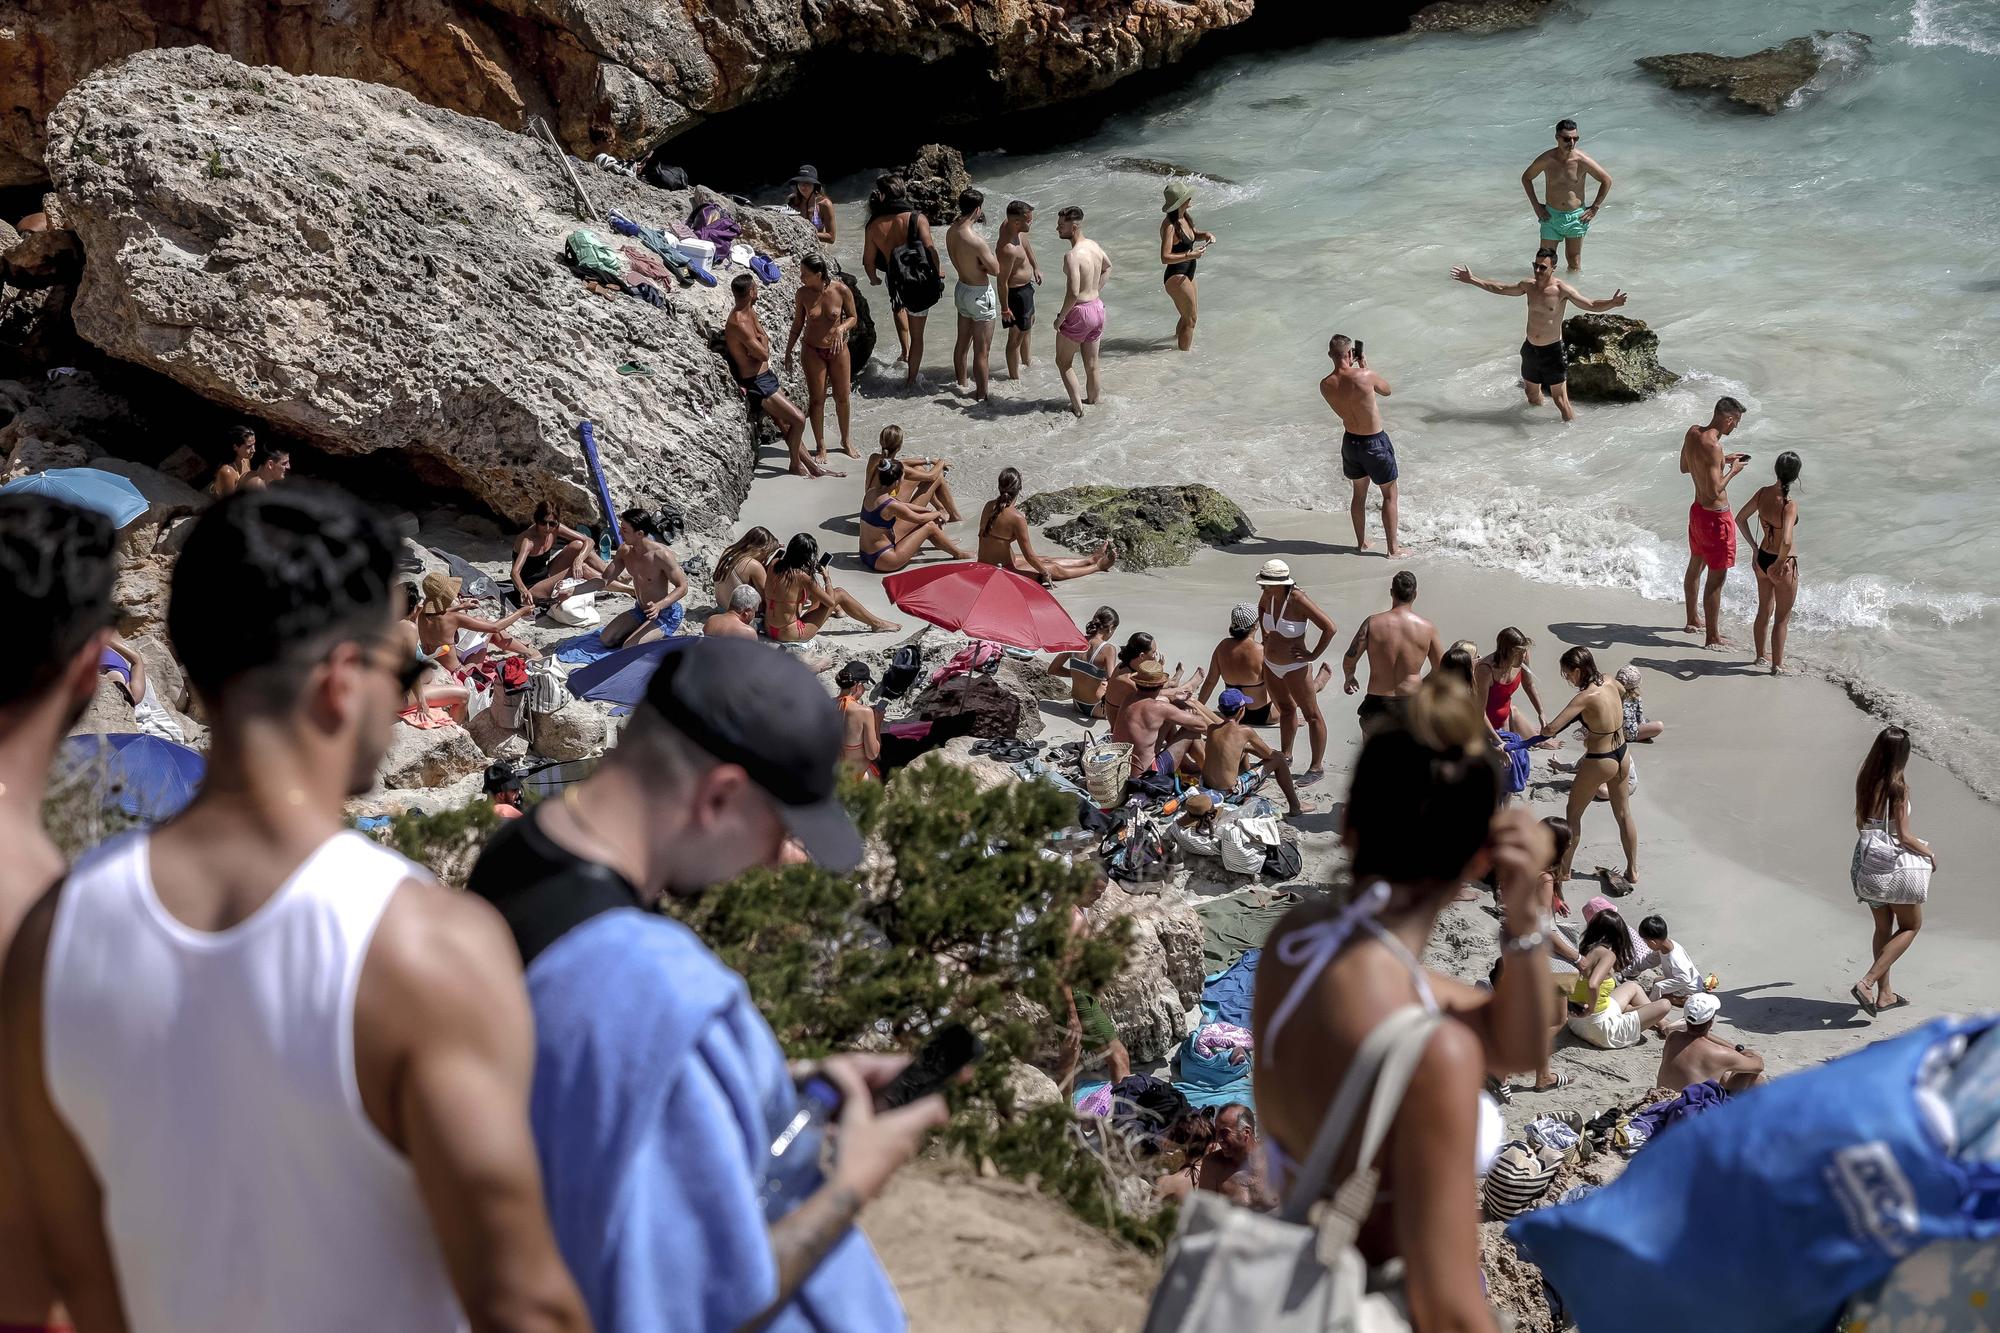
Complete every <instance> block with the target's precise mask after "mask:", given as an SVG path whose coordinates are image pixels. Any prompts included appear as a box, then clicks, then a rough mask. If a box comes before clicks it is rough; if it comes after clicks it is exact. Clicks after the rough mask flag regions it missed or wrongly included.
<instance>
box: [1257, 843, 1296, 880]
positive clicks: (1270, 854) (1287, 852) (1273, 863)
mask: <svg viewBox="0 0 2000 1333" xmlns="http://www.w3.org/2000/svg"><path fill="white" fill-rule="evenodd" d="M1305 868H1306V862H1305V858H1304V857H1303V856H1301V855H1299V849H1298V846H1297V845H1296V844H1294V843H1289V842H1281V843H1279V844H1278V845H1277V846H1275V847H1269V848H1266V849H1265V851H1264V870H1263V874H1264V877H1265V878H1266V879H1276V880H1287V879H1296V878H1297V877H1298V876H1299V875H1300V874H1302V873H1303V872H1304V871H1305Z"/></svg>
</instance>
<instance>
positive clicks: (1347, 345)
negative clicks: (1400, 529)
mask: <svg viewBox="0 0 2000 1333" xmlns="http://www.w3.org/2000/svg"><path fill="white" fill-rule="evenodd" d="M1326 354H1327V357H1328V359H1330V360H1331V361H1332V362H1333V373H1332V374H1330V375H1328V376H1327V377H1326V378H1325V379H1323V380H1321V381H1320V382H1319V392H1320V397H1322V398H1324V399H1326V405H1327V406H1328V407H1330V408H1332V409H1333V411H1334V414H1335V415H1336V416H1338V417H1339V418H1340V425H1341V435H1340V474H1341V475H1342V476H1343V477H1346V478H1347V480H1348V481H1349V482H1350V483H1352V484H1353V487H1354V500H1353V503H1352V504H1351V505H1350V506H1349V507H1348V516H1349V517H1350V518H1352V519H1353V520H1354V549H1355V550H1357V551H1365V550H1367V549H1368V483H1369V482H1371V481H1372V482H1374V483H1375V485H1376V486H1377V487H1379V488H1380V489H1381V491H1382V533H1383V536H1384V537H1386V538H1387V539H1388V543H1389V555H1390V557H1391V558H1394V557H1396V556H1400V555H1402V553H1403V548H1402V547H1400V546H1398V545H1397V544H1396V519H1397V514H1396V479H1397V478H1398V477H1399V476H1401V475H1402V473H1401V472H1400V471H1399V470H1398V468H1397V467H1396V446H1395V445H1394V444H1392V443H1390V441H1389V432H1388V431H1386V430H1384V429H1383V427H1382V406H1381V404H1380V403H1378V402H1376V401H1375V400H1376V399H1378V398H1387V397H1388V396H1389V381H1387V380H1385V379H1383V378H1382V377H1381V376H1380V375H1377V374H1376V373H1375V372H1374V371H1372V370H1370V369H1369V368H1368V359H1367V357H1365V356H1364V355H1363V354H1362V350H1361V343H1360V340H1359V339H1354V338H1349V337H1348V336H1347V335H1346V334H1344V333H1336V334H1334V335H1333V338H1332V339H1331V340H1330V341H1329V342H1328V343H1327V345H1326Z"/></svg>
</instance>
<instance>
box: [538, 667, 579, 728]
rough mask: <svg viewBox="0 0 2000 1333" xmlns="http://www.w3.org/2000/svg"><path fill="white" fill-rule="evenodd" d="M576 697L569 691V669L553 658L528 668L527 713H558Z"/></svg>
mask: <svg viewBox="0 0 2000 1333" xmlns="http://www.w3.org/2000/svg"><path fill="white" fill-rule="evenodd" d="M575 697H576V696H575V695H573V694H571V693H570V689H569V668H568V667H566V666H564V665H563V664H562V663H561V662H558V661H556V660H555V659H554V658H543V659H542V660H541V661H538V662H536V663H535V664H534V665H532V666H530V667H529V668H528V698H527V704H528V711H529V712H530V713H539V714H544V715H546V714H549V713H559V712H561V711H562V709H563V706H564V705H566V704H567V703H569V701H570V700H571V699H573V698H575Z"/></svg>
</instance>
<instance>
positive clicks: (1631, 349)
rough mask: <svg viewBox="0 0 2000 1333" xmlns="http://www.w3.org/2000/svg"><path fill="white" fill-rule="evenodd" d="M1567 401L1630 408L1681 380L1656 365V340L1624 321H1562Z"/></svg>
mask: <svg viewBox="0 0 2000 1333" xmlns="http://www.w3.org/2000/svg"><path fill="white" fill-rule="evenodd" d="M1563 343H1564V346H1565V347H1566V348H1567V350H1568V352H1569V396H1570V398H1571V399H1572V400H1573V401H1576V402H1580V403H1588V402H1597V403H1634V402H1637V401H1639V400H1640V399H1641V398H1650V397H1652V396H1653V395H1654V394H1656V393H1662V392H1664V391H1665V390H1667V389H1671V388H1673V386H1674V385H1675V384H1678V383H1679V382H1680V378H1681V377H1680V376H1679V375H1676V374H1674V372H1673V371H1671V370H1668V369H1667V368H1666V367H1665V366H1663V365H1661V364H1660V335H1659V334H1657V333H1655V332H1653V331H1652V330H1651V329H1649V328H1647V327H1646V324H1645V321H1644V320H1637V319H1627V318H1626V317H1625V316H1623V315H1588V314H1586V315H1571V316H1570V317H1569V318H1568V319H1566V320H1564V321H1563Z"/></svg>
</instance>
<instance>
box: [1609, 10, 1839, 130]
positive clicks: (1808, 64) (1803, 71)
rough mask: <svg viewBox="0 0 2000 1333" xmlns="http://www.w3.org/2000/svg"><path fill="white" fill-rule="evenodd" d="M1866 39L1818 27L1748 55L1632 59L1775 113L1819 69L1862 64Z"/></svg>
mask: <svg viewBox="0 0 2000 1333" xmlns="http://www.w3.org/2000/svg"><path fill="white" fill-rule="evenodd" d="M1869 43H1870V39H1869V37H1868V36H1867V34H1865V33H1859V32H1827V31H1825V30H1821V31H1819V32H1815V33H1814V34H1813V35H1812V36H1810V37H1794V38H1792V39H1791V40H1790V41H1788V42H1781V43H1779V44H1778V45H1776V46H1767V47H1765V48H1764V49H1763V50H1762V51H1753V52H1752V53H1750V54H1749V55H1747V56H1718V55H1713V54H1711V53H1709V52H1707V51H1683V52H1679V53H1677V54H1674V55H1665V56H1642V57H1640V58H1639V60H1638V61H1636V62H1635V63H1636V64H1637V65H1638V66H1639V68H1640V69H1643V70H1645V71H1646V72H1647V73H1649V74H1653V75H1657V76H1658V77H1659V78H1660V79H1661V80H1663V81H1664V82H1665V83H1666V85H1667V87H1669V88H1687V89H1693V90H1696V91H1703V92H1716V93H1720V94H1721V95H1722V96H1723V97H1724V98H1726V99H1727V100H1728V101H1729V102H1730V104H1731V105H1733V106H1738V107H1742V108H1744V109H1745V110H1749V111H1761V112H1763V113H1764V114H1765V115H1767V116H1775V115H1777V114H1778V112H1780V111H1782V110H1784V109H1785V108H1786V107H1794V106H1798V105H1799V104H1800V102H1801V101H1802V100H1803V91H1804V89H1805V86H1806V85H1807V84H1809V83H1811V82H1812V81H1813V80H1814V79H1816V78H1818V77H1819V76H1820V74H1821V72H1822V71H1824V70H1829V69H1830V70H1833V71H1835V72H1845V71H1850V70H1854V69H1858V68H1859V67H1860V66H1861V65H1863V64H1865V63H1866V62H1867V59H1868V47H1869Z"/></svg>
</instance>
